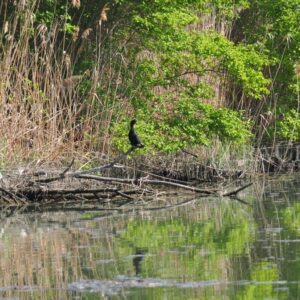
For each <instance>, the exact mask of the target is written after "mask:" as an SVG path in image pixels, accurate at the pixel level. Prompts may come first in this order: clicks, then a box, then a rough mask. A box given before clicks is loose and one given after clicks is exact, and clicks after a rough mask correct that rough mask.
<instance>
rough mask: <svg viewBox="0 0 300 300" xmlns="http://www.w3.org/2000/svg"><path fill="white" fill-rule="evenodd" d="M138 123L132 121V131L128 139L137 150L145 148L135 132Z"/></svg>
mask: <svg viewBox="0 0 300 300" xmlns="http://www.w3.org/2000/svg"><path fill="white" fill-rule="evenodd" d="M135 123H136V120H132V121H131V122H130V130H129V133H128V138H129V141H130V144H131V146H133V147H135V148H143V147H144V145H143V143H142V142H141V140H140V138H139V137H138V135H137V134H136V132H135V131H134V128H133V127H134V124H135Z"/></svg>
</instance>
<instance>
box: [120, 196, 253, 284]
mask: <svg viewBox="0 0 300 300" xmlns="http://www.w3.org/2000/svg"><path fill="white" fill-rule="evenodd" d="M238 207H239V206H234V209H235V211H234V213H233V212H232V208H233V206H231V205H228V203H223V204H222V203H220V202H219V203H218V205H217V206H216V205H215V204H214V203H206V204H201V205H199V207H196V210H194V211H193V212H192V213H191V212H189V213H190V215H185V216H184V214H182V215H181V217H180V218H179V217H178V218H167V219H164V220H160V221H159V220H156V221H153V220H136V219H134V220H133V221H132V222H130V223H129V224H128V225H127V229H126V231H125V232H124V233H123V234H122V248H123V249H124V251H127V252H130V250H129V249H130V248H131V249H134V248H135V247H139V248H147V249H149V254H150V255H147V256H146V257H145V261H144V263H143V275H144V276H149V277H161V278H182V279H183V280H211V279H216V278H217V279H220V280H230V278H228V275H229V274H230V273H232V269H233V268H232V266H231V257H232V256H236V255H241V254H243V253H244V252H245V251H246V248H247V246H248V243H249V241H251V240H252V239H253V236H252V233H253V230H252V231H251V228H250V226H251V225H250V224H251V223H250V221H251V220H249V219H247V218H245V215H244V207H243V208H240V209H239V208H238ZM127 249H128V250H127ZM131 251H132V250H131Z"/></svg>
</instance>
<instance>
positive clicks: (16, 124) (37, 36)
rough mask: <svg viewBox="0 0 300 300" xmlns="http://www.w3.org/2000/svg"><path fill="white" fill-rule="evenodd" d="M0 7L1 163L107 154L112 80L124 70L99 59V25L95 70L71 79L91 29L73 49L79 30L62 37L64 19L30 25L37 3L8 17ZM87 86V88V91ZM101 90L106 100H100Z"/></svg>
mask: <svg viewBox="0 0 300 300" xmlns="http://www.w3.org/2000/svg"><path fill="white" fill-rule="evenodd" d="M76 3H79V2H78V1H77V2H76ZM2 4H3V5H0V13H1V15H2V16H4V19H3V21H2V22H0V135H1V137H2V138H1V141H0V161H1V162H2V164H6V163H8V162H10V163H11V162H17V161H28V160H33V159H47V160H48V161H53V160H58V159H59V158H61V157H70V156H82V155H83V153H86V152H89V151H98V152H100V153H107V152H108V151H109V149H110V148H111V147H110V136H109V126H110V123H111V119H112V116H113V113H114V112H115V111H116V110H118V109H119V104H118V101H117V96H116V95H117V89H118V88H119V83H118V81H117V78H118V77H119V75H120V74H119V73H120V70H121V68H122V67H123V64H122V62H121V58H120V59H119V60H114V63H111V62H110V61H109V60H108V58H107V57H104V56H103V46H102V38H101V24H100V25H99V26H98V25H97V26H98V33H97V34H98V35H99V36H98V37H97V43H98V45H97V53H95V55H94V57H93V58H92V59H93V60H94V63H95V66H97V67H95V68H94V69H92V70H90V69H87V70H86V72H84V73H83V74H82V75H77V74H75V72H74V66H75V64H76V60H78V52H80V51H84V49H86V47H89V45H88V44H89V41H88V35H89V34H90V32H91V30H92V29H90V28H88V34H87V33H86V30H85V31H83V33H82V35H81V37H80V39H81V41H80V43H79V44H80V47H81V49H79V50H78V49H77V48H78V47H77V48H76V47H75V43H76V40H77V39H78V36H79V35H78V31H77V36H76V37H73V39H67V38H66V35H67V34H66V32H65V31H64V29H63V28H64V24H63V22H62V21H59V20H57V21H53V23H52V24H51V26H49V27H47V26H46V25H38V26H37V25H36V24H35V22H34V21H33V19H34V12H35V9H36V7H37V5H38V3H37V2H36V3H34V4H31V5H30V7H29V4H28V6H27V5H26V3H25V4H24V3H23V2H22V1H21V2H18V3H17V4H16V5H15V7H14V9H15V11H14V13H13V17H9V14H7V13H6V11H5V10H6V9H7V8H6V5H5V4H8V2H7V1H4V2H3V3H2ZM10 6H12V5H11V4H10ZM1 27H2V28H1ZM77 42H78V41H77ZM76 45H78V44H76ZM111 55H113V54H111ZM104 59H106V61H107V62H106V63H103V60H104ZM111 61H113V60H111ZM87 80H88V82H89V83H91V84H90V85H85V81H87ZM101 85H102V86H101ZM104 85H105V86H104ZM85 86H87V87H85ZM99 86H101V88H106V90H107V94H108V95H112V96H109V99H107V98H103V99H101V98H99V96H98V95H99V93H97V88H98V87H99ZM97 94H98V95H97Z"/></svg>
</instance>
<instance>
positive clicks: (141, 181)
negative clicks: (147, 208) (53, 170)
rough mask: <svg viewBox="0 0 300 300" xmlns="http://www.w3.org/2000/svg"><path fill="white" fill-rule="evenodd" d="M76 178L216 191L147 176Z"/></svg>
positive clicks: (86, 176)
mask: <svg viewBox="0 0 300 300" xmlns="http://www.w3.org/2000/svg"><path fill="white" fill-rule="evenodd" d="M76 177H77V178H82V179H92V180H97V181H103V182H115V183H125V184H133V185H143V184H150V185H151V184H153V185H162V186H163V185H165V186H172V187H176V188H182V189H185V190H189V191H193V192H196V193H202V194H206V195H211V194H214V193H216V190H205V189H199V188H196V187H193V186H188V185H183V184H180V183H175V182H170V181H164V180H151V179H147V178H139V179H125V178H113V177H103V176H96V175H77V176H76Z"/></svg>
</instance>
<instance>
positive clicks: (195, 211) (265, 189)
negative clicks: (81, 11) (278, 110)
mask: <svg viewBox="0 0 300 300" xmlns="http://www.w3.org/2000/svg"><path fill="white" fill-rule="evenodd" d="M240 197H241V198H242V199H244V200H246V201H247V202H249V203H251V204H253V207H250V206H246V205H244V204H241V203H240V202H238V201H235V200H229V199H219V198H207V199H203V198H202V199H199V200H197V201H195V202H193V203H191V204H189V205H186V206H182V207H177V208H173V209H169V210H158V211H145V212H143V213H141V212H136V213H131V214H129V215H128V214H127V215H124V214H121V213H118V214H107V212H103V211H97V210H96V209H95V210H84V209H82V211H71V210H69V211H60V212H55V211H46V212H43V211H41V212H38V211H35V212H21V211H20V212H15V213H13V214H11V215H10V216H7V212H6V213H5V214H4V213H3V216H2V218H1V220H0V299H300V201H299V200H300V177H299V178H298V177H293V178H286V177H285V178H270V179H268V180H266V181H263V180H261V182H259V183H257V184H255V185H254V186H253V187H251V188H248V189H247V190H246V191H244V192H242V193H241V195H240Z"/></svg>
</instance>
